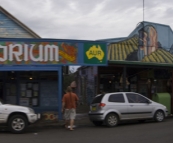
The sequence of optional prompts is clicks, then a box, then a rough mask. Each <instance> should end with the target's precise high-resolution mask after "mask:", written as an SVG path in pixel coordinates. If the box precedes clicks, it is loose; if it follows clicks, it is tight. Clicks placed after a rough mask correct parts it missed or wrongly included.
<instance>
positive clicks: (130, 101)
mask: <svg viewBox="0 0 173 143" xmlns="http://www.w3.org/2000/svg"><path fill="white" fill-rule="evenodd" d="M167 116H168V110H167V108H166V106H164V105H162V104H160V103H156V102H154V101H152V100H150V99H148V98H146V97H144V96H143V95H141V94H139V93H134V92H115V93H106V94H100V95H97V96H96V97H95V98H94V99H93V101H92V103H91V106H90V112H89V118H90V120H91V121H92V122H93V124H94V125H96V126H100V125H102V124H103V123H105V124H106V125H107V126H108V127H114V126H116V125H118V123H119V121H122V120H139V121H140V122H143V121H145V120H147V119H154V120H155V121H156V122H162V121H163V120H164V119H165V117H167Z"/></svg>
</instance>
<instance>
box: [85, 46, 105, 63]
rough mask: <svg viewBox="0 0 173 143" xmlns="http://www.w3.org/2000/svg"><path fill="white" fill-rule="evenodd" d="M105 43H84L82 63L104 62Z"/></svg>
mask: <svg viewBox="0 0 173 143" xmlns="http://www.w3.org/2000/svg"><path fill="white" fill-rule="evenodd" d="M106 62H107V59H106V44H90V43H86V44H84V63H86V64H98V65H99V64H106Z"/></svg>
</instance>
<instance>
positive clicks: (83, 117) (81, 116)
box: [30, 113, 92, 128]
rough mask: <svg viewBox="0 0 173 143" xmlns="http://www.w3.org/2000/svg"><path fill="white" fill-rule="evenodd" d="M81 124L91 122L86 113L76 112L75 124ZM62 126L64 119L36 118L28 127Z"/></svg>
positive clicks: (90, 123) (89, 123)
mask: <svg viewBox="0 0 173 143" xmlns="http://www.w3.org/2000/svg"><path fill="white" fill-rule="evenodd" d="M79 125H80V126H81V125H82V126H83V125H92V122H91V121H90V120H89V118H88V113H77V115H76V119H75V126H79ZM58 126H59V127H63V126H64V120H54V121H45V120H42V119H40V120H38V121H37V122H36V123H34V124H31V125H30V127H37V128H46V127H58Z"/></svg>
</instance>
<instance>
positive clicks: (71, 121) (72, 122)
mask: <svg viewBox="0 0 173 143" xmlns="http://www.w3.org/2000/svg"><path fill="white" fill-rule="evenodd" d="M73 125H74V119H70V130H73Z"/></svg>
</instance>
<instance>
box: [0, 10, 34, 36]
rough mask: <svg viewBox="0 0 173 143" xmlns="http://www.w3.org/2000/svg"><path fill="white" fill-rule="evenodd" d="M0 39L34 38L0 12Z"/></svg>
mask: <svg viewBox="0 0 173 143" xmlns="http://www.w3.org/2000/svg"><path fill="white" fill-rule="evenodd" d="M0 37H2V38H35V37H33V36H32V35H31V34H30V33H29V32H27V31H26V30H24V29H23V28H22V27H20V26H19V25H18V24H17V23H15V22H14V21H13V20H12V19H10V18H9V17H7V16H6V15H5V14H4V13H2V12H0Z"/></svg>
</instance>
